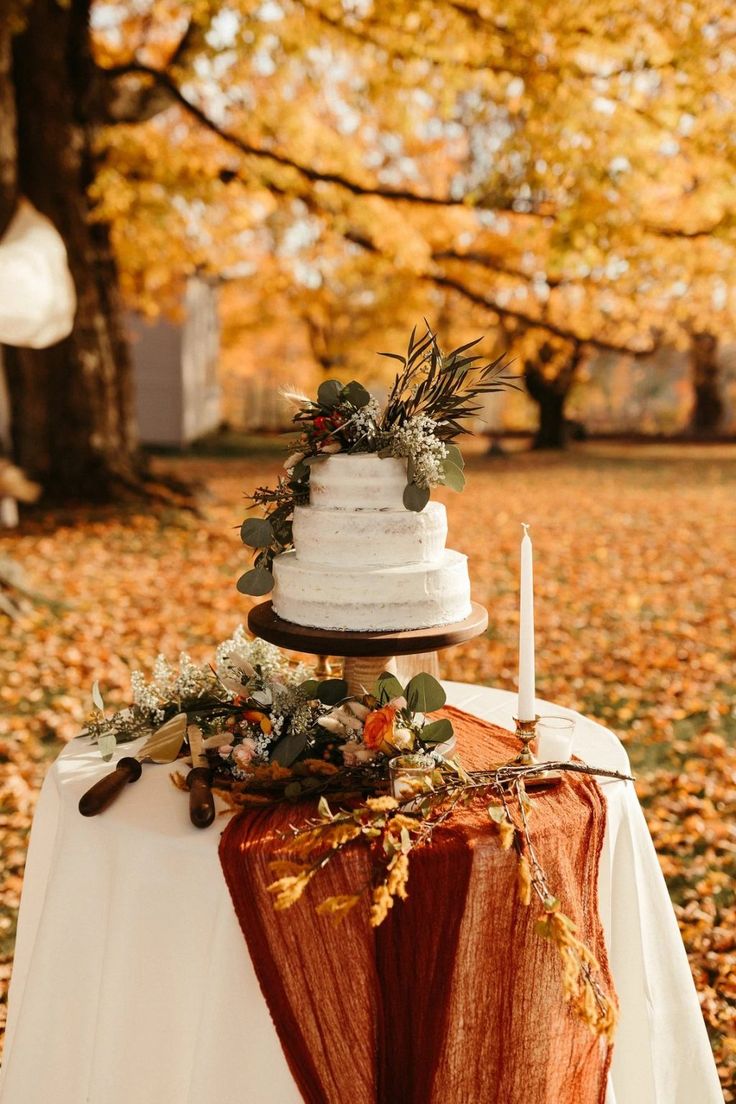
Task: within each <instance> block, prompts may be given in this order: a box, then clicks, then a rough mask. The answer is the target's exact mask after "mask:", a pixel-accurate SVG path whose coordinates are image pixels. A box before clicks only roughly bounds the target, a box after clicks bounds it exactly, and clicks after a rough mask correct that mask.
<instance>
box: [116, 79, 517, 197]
mask: <svg viewBox="0 0 736 1104" xmlns="http://www.w3.org/2000/svg"><path fill="white" fill-rule="evenodd" d="M101 72H102V73H104V74H106V75H107V77H108V78H109V79H113V80H114V79H116V78H118V77H121V76H128V75H138V76H145V77H150V78H151V79H152V80H153V81H154V82H155V83H156V84H157V85H158V86H159V88H161V89H163V90H165V92H166V93H167V94H168V96H169V97H170V101H171V103H176V104H178V105H179V106H180V107H182V108H184V110H185V111H186V112H187V113H188V114H189V115H191V117H192V118H193V119H196V121H197V122H198V123H200V124H201V125H202V126H203V127H205V128H206V129H207V130H209V131H210V132H211V133H212V134H216V135H217V136H218V138H221V139H222V141H223V142H227V143H228V145H231V146H234V147H235V149H237V150H239V151H240V153H242V154H245V155H246V156H248V157H256V158H258V159H259V160H265V161H270V162H273V163H274V164H276V165H281V166H283V167H284V168H287V169H292V170H294V171H296V172H298V173H299V174H300V176H302V177H303V178H304V179H305V180H308V181H309V182H310V183H312V184H335V185H337V186H338V187H340V188H343V189H344V190H345V191H347V192H350V194H351V195H356V196H377V197H378V198H380V199H389V200H394V201H396V200H399V201H405V202H408V203H415V204H421V205H424V206H431V207H463V208H467V209H470V207H471V205H470V204H469V203H467V202H466V201H465V200H463V199H453V198H452V197H451V196H432V195H422V194H421V193H417V192H412V191H410V190H407V189H404V188H382V187H380V186H379V185H377V184H361V183H360V181H357V180H352V179H350V178H349V177H346V176H343V175H342V174H341V173H335V172H323V171H320V170H319V169H313V168H312V167H311V166H309V165H303V164H301V163H300V162H299V161H295V160H294V159H293V158H291V157H287V156H286V155H285V154H282V153H277V152H276V151H275V150H266V149H263V148H262V147H260V146H254V145H252V143H250V142H246V141H245V139H243V138H240V137H239V136H238V135H237V134H232V133H230V131H227V130H223V129H222V128H221V127H220V126H218V125H217V123H215V122H214V120H213V119H211V118H210V117H209V115H208V114H207V113H206V111H204V110H203V109H202V108H201V107H199V106H198V105H197V104H195V103H193V102H192V101H191V100H189V99H187V97H186V96H185V95H184V93H183V92H182V90H181V89H180V88H179V86H178V84H177V83H176V81H174V80H173V78H172V77H170V76H169V74H168V73H166V72H164V71H163V70H160V69H154V68H153V67H152V66H150V65H144V64H143V63H142V62H137V61H135V62H129V63H127V64H125V65H117V66H111V67H110V68H107V69H102V70H101ZM479 206H481V205H479ZM483 209H484V210H488V209H489V208H483ZM494 209H495V210H501V211H503V212H504V213H514V212H513V208H512V207H511V206H510V205H509V206H508V207H502V208H494ZM525 213H526V212H525Z"/></svg>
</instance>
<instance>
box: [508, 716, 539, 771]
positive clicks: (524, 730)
mask: <svg viewBox="0 0 736 1104" xmlns="http://www.w3.org/2000/svg"><path fill="white" fill-rule="evenodd" d="M538 720H539V717H535V718H534V720H533V721H520V720H519V718H518V717H514V724H515V725H516V735H517V736H518V738H519V740H520V741H521V745H522V746H521V751H520V752H519V754H518V755H517V757H516V760H515V762H517V763H521V764H522V766H525V767H528V766H531V764H532V763H533V762H534V756H533V754H532V749H531V745H532V742H533V741H534V740H535V739H536V737H537V721H538Z"/></svg>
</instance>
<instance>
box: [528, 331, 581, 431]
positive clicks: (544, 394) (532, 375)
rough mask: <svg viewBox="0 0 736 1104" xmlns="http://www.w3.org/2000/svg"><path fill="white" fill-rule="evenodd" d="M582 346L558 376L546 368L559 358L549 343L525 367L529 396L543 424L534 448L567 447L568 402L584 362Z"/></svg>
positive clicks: (539, 423) (540, 423)
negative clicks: (566, 411) (579, 368)
mask: <svg viewBox="0 0 736 1104" xmlns="http://www.w3.org/2000/svg"><path fill="white" fill-rule="evenodd" d="M581 356H582V354H581V350H580V346H578V345H576V346H575V347H574V349H573V352H572V353H571V355H570V356H569V357H568V358H567V359H566V360H565V361H564V363H563V365H562V367H561V368H558V370H557V371H556V373H555V374H554V375H551V374H547V373H546V372H545V367H546V366H548V365H549V364H550V363H551V362H552V361H553V360H554V358H555V350H554V349H553V348H552V347H551V346H550V345H547V344H546V343H545V344H543V345H542V347H541V349H540V350H539V354H538V357H537V359H536V360H527V361H526V362H525V364H524V382H525V384H526V389H527V392H528V394H529V397H530V398H532V399H533V400H534V402H535V403H536V404H537V407H538V410H539V422H538V425H537V431H536V433H535V435H534V443H533V444H532V448H534V449H563V448H565V445H566V444H567V422H566V420H565V403H566V401H567V396H568V395H569V393H570V388H571V387H572V384H573V381H574V379H575V375H576V373H577V369H578V365H579V364H580V360H581Z"/></svg>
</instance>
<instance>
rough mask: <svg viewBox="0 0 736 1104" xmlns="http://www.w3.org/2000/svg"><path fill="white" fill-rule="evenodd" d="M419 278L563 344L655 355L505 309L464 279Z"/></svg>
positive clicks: (424, 276)
mask: <svg viewBox="0 0 736 1104" xmlns="http://www.w3.org/2000/svg"><path fill="white" fill-rule="evenodd" d="M419 279H421V280H425V281H429V282H431V283H433V284H436V285H437V287H443V288H447V289H448V290H450V291H455V292H457V294H458V295H461V296H462V297H463V298H464V299H467V300H468V302H470V303H474V304H475V305H476V306H478V307H484V308H485V309H486V310H489V311H493V313H494V314H497V315H498V316H499V317H500V318H506V319H513V320H514V321H516V322H520V323H521V324H522V325H523V326H524V327H525V329H529V330H542V331H543V332H544V333H548V334H553V335H554V336H555V337H559V338H562V340H563V341H571V342H573V343H574V344H577V345H592V346H593V347H594V348H596V349H601V350H602V351H603V352H609V353H621V354H625V355H626V356H633V357H637V358H638V357H644V356H651V354H652V353H653V352H654V348H655V347H654V346H653V345H651V346H650V347H649V348H647V349H632V348H631V347H630V346H628V345H617V344H615V342H612V341H605V340H604V339H603V338H600V337H593V336H591V335H588V336H583V335H582V334H579V333H575V331H574V330H568V329H566V328H565V327H564V326H558V325H556V324H555V323H554V322H548V321H545V320H544V319H541V318H534V317H533V316H532V315H529V314H525V313H524V311H520V310H516V309H514V308H513V307H505V306H501V304H500V303H497V302H495V301H494V300H493V299H489V298H488V297H487V296H485V295H481V294H480V293H479V292H477V291H472V290H471V289H470V288H467V287H465V285H464V284H463V283H461V282H460V280H454V279H452V278H451V277H449V276H444V275H441V274H431V273H428V274H427V275H423V276H420V277H419Z"/></svg>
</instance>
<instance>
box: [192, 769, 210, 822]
mask: <svg viewBox="0 0 736 1104" xmlns="http://www.w3.org/2000/svg"><path fill="white" fill-rule="evenodd" d="M187 785H188V786H189V819H190V820H191V822H192V824H193V825H194V827H195V828H209V826H210V824H211V823H212V821H213V820H214V819H215V799H214V797H213V796H212V790H211V788H210V787H211V786H212V771H211V770H208V769H207V767H195V768H194V769H193V770H190V772H189V774H188V775H187Z"/></svg>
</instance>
